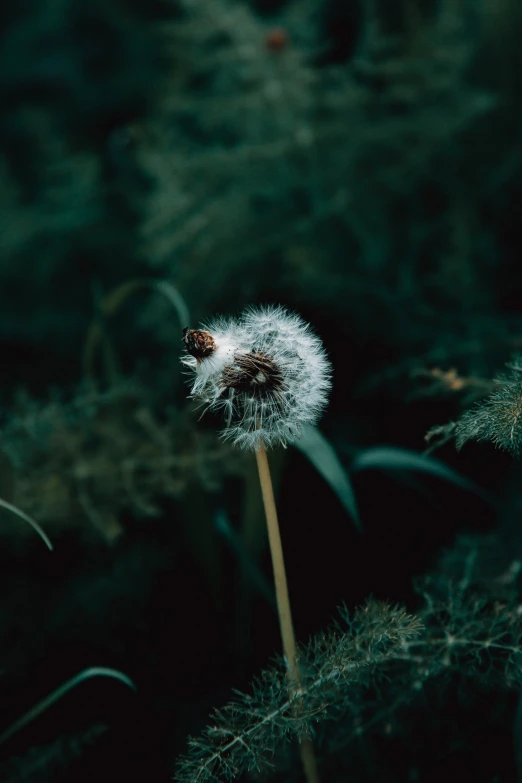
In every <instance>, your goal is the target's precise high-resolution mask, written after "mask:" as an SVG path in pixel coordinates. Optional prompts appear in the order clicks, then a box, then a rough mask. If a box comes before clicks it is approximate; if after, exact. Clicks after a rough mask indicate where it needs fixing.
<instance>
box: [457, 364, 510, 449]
mask: <svg viewBox="0 0 522 783" xmlns="http://www.w3.org/2000/svg"><path fill="white" fill-rule="evenodd" d="M508 366H509V368H510V370H511V372H510V373H509V374H503V375H501V376H499V377H498V378H496V379H495V381H494V391H493V392H492V394H490V395H489V396H488V397H487V398H486V399H485V400H482V401H480V402H478V403H477V404H476V405H475V406H474V407H473V408H471V409H470V410H468V411H466V412H465V413H464V414H463V415H462V416H461V417H460V419H459V420H458V421H457V423H456V427H455V435H456V444H457V448H459V449H460V448H462V446H463V445H464V444H465V443H466V441H468V440H477V441H482V440H489V441H491V442H492V443H494V444H495V446H497V447H498V448H500V449H504V450H505V451H509V452H511V453H512V454H514V455H515V456H516V455H518V454H519V452H520V447H521V445H522V358H521V357H517V358H515V359H514V361H513V362H512V363H511V364H509V365H508Z"/></svg>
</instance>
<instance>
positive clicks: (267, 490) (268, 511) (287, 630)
mask: <svg viewBox="0 0 522 783" xmlns="http://www.w3.org/2000/svg"><path fill="white" fill-rule="evenodd" d="M256 460H257V469H258V471H259V481H260V484H261V493H262V495H263V504H264V507H265V515H266V524H267V528H268V540H269V543H270V553H271V556H272V567H273V570H274V582H275V591H276V600H277V611H278V614H279V626H280V629H281V638H282V641H283V653H284V656H285V658H286V664H287V674H288V680H289V685H290V690H291V691H292V690H294V689H298V688H299V686H300V685H301V674H300V671H299V666H298V661H297V645H296V642H295V634H294V627H293V623H292V611H291V609H290V598H289V595H288V583H287V580H286V570H285V561H284V557H283V547H282V544H281V534H280V532H279V522H278V519H277V510H276V505H275V499H274V490H273V487H272V479H271V476H270V468H269V466H268V458H267V455H266V449H265V447H264V445H263V444H262V443H261V444H260V446H259V448H258V449H257V450H256ZM299 747H300V753H301V761H302V763H303V769H304V773H305V778H306V781H307V783H319V775H318V773H317V764H316V760H315V754H314V747H313V744H312V741H311V740H310V739H309V738H308V737H303V738H302V739H301V742H300V743H299Z"/></svg>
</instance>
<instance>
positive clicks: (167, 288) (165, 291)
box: [83, 280, 190, 377]
mask: <svg viewBox="0 0 522 783" xmlns="http://www.w3.org/2000/svg"><path fill="white" fill-rule="evenodd" d="M144 289H145V290H152V291H158V292H159V293H160V294H162V295H163V296H165V297H166V298H167V299H168V300H169V302H170V303H171V304H172V306H173V307H174V309H175V310H176V313H177V316H178V320H179V323H180V328H181V329H183V328H184V327H185V326H187V324H189V323H190V314H189V311H188V307H187V305H186V304H185V300H184V299H183V297H182V296H181V294H180V293H179V291H178V290H177V288H176V287H175V286H174V285H172V283H169V282H168V280H128V281H127V282H125V283H122V284H121V285H119V286H118V287H117V288H115V289H114V290H113V291H111V292H110V293H109V294H107V296H106V297H105V298H104V299H103V300H102V302H101V303H100V307H99V313H98V314H97V315H96V317H95V319H94V320H93V322H92V323H91V325H90V327H89V330H88V332H87V336H86V338H85V345H84V349H83V368H84V373H85V375H87V376H88V377H90V376H93V375H94V369H93V368H94V358H95V355H96V352H97V350H98V346H99V345H100V343H101V342H102V340H103V338H104V330H105V324H104V322H105V321H106V320H107V319H109V318H111V317H112V316H113V315H115V314H116V312H117V311H118V310H119V308H120V307H121V306H122V305H123V304H124V303H125V302H126V301H127V299H129V298H130V297H131V296H133V295H134V294H135V293H136V292H137V291H142V290H144Z"/></svg>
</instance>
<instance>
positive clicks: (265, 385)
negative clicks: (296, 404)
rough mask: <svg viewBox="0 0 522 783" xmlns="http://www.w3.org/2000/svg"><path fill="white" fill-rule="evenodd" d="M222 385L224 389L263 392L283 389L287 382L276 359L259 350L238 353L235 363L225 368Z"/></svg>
mask: <svg viewBox="0 0 522 783" xmlns="http://www.w3.org/2000/svg"><path fill="white" fill-rule="evenodd" d="M220 385H221V386H222V387H223V389H236V390H237V391H257V392H260V393H263V392H268V391H274V390H279V391H281V390H282V389H283V388H284V385H285V384H284V380H283V376H282V374H281V370H280V369H279V367H278V366H277V365H276V363H275V362H274V360H273V359H272V358H271V357H270V356H267V355H266V354H265V353H261V352H258V353H243V354H238V355H237V356H236V357H235V359H234V363H233V364H230V365H229V366H228V367H225V368H224V370H223V372H222V375H221V382H220Z"/></svg>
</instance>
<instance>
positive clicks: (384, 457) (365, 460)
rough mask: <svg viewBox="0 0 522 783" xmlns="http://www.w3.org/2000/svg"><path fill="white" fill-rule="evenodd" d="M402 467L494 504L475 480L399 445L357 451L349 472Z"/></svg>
mask: <svg viewBox="0 0 522 783" xmlns="http://www.w3.org/2000/svg"><path fill="white" fill-rule="evenodd" d="M368 468H370V469H375V470H399V471H400V470H402V471H414V472H415V471H417V472H421V473H428V474H429V475H431V476H435V477H436V478H439V479H442V480H443V481H448V482H449V483H450V484H454V485H455V486H457V487H460V488H461V489H463V490H465V491H467V492H472V493H473V494H474V495H478V496H480V497H482V498H483V499H484V500H486V501H487V502H488V503H491V504H492V505H494V499H493V498H492V497H491V496H490V495H489V494H488V493H487V492H485V491H484V490H483V489H481V488H480V487H479V486H478V485H477V484H475V482H473V481H471V480H470V479H468V478H466V477H465V476H462V475H461V474H460V473H457V471H456V470H453V468H450V467H448V465H445V464H444V463H443V462H440V461H439V460H438V459H435V458H434V457H429V456H428V455H426V454H421V453H419V452H416V451H410V450H409V449H403V448H400V447H399V446H372V447H371V448H368V449H363V450H362V451H360V452H359V453H358V454H357V455H356V457H355V458H354V460H353V461H352V464H351V469H352V471H358V470H366V469H368Z"/></svg>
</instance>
